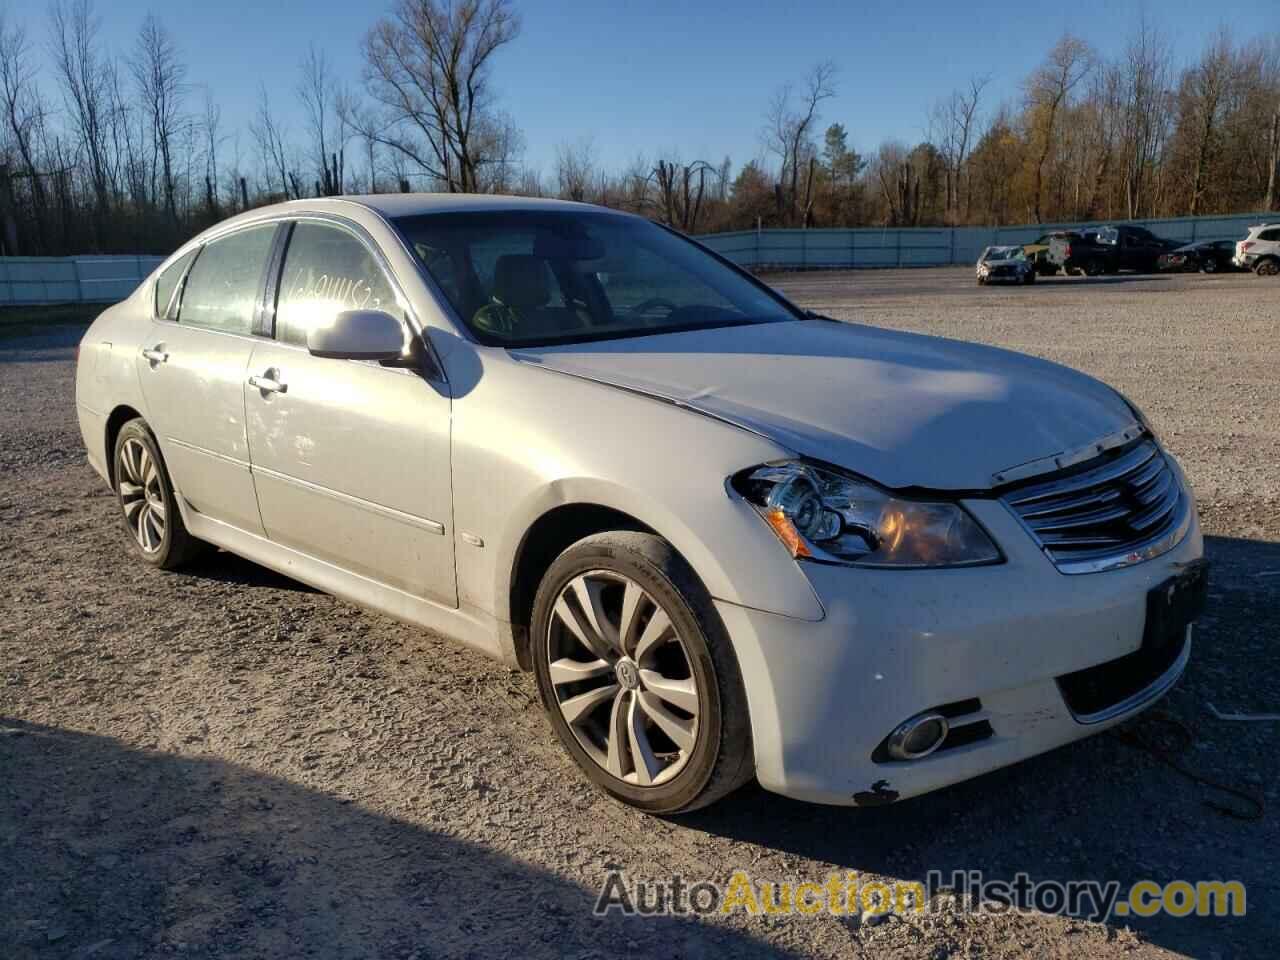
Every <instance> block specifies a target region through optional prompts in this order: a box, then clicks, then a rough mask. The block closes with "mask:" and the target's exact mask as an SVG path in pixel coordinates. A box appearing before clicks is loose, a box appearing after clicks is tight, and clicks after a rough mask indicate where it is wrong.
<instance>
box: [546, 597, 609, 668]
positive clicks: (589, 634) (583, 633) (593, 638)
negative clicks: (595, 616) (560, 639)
mask: <svg viewBox="0 0 1280 960" xmlns="http://www.w3.org/2000/svg"><path fill="white" fill-rule="evenodd" d="M555 615H556V616H557V617H559V618H560V622H561V623H563V624H564V625H565V626H566V627H568V628H569V631H570V632H571V633H572V634H573V635H574V636H575V637H577V638H578V642H579V643H581V644H582V645H583V646H584V647H586V648H587V649H588V650H590V651H591V652H592V653H594V654H595V655H596V656H597V657H599V658H600V659H602V660H606V659H608V658H610V657H612V656H613V650H612V648H610V646H609V644H608V643H607V642H606V641H605V639H604V638H603V637H600V636H598V635H596V634H595V633H593V631H592V630H591V627H590V625H589V624H585V623H583V622H582V619H581V618H580V617H579V616H578V615H577V613H576V612H574V610H573V609H572V608H571V607H570V606H569V604H568V602H567V601H566V600H565V598H564V597H563V596H561V597H560V599H559V600H557V601H556V605H555Z"/></svg>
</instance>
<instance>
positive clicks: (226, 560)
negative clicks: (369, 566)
mask: <svg viewBox="0 0 1280 960" xmlns="http://www.w3.org/2000/svg"><path fill="white" fill-rule="evenodd" d="M182 572H183V574H184V575H187V576H192V577H199V578H200V579H202V580H213V581H215V582H217V583H226V584H232V585H235V586H242V587H265V588H269V589H271V590H290V591H293V592H294V593H319V592H320V591H319V590H316V589H315V588H314V587H311V586H308V585H307V584H305V583H302V582H300V581H298V580H294V579H293V578H292V577H286V576H285V575H284V574H283V573H276V572H275V571H274V570H270V569H268V568H267V567H263V566H259V565H258V564H256V563H254V562H253V561H252V560H246V559H245V558H244V557H241V556H238V555H237V554H234V553H228V552H227V551H226V550H210V551H209V552H208V553H206V554H204V555H203V556H201V557H200V558H199V559H198V560H196V561H195V562H193V563H192V564H191V565H190V566H188V567H184V568H183V570H182Z"/></svg>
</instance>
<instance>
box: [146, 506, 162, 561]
mask: <svg viewBox="0 0 1280 960" xmlns="http://www.w3.org/2000/svg"><path fill="white" fill-rule="evenodd" d="M147 531H148V533H149V536H148V537H147V542H148V543H150V544H151V549H152V550H154V549H156V548H157V547H159V546H160V541H162V540H163V539H164V524H163V523H161V522H160V519H159V518H158V517H157V516H156V512H155V509H154V508H153V507H152V506H151V505H150V504H148V505H147Z"/></svg>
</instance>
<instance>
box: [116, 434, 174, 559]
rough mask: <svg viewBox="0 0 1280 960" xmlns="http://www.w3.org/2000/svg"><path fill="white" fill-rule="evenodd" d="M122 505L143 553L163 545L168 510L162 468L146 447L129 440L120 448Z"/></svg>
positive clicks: (153, 551)
mask: <svg viewBox="0 0 1280 960" xmlns="http://www.w3.org/2000/svg"><path fill="white" fill-rule="evenodd" d="M116 473H117V474H118V477H119V480H118V484H119V489H120V505H121V507H122V508H123V509H124V519H125V522H126V523H127V524H128V525H129V529H130V530H132V531H133V536H134V539H135V540H137V541H138V546H140V547H141V548H142V550H143V552H144V553H155V552H156V551H157V550H159V549H160V547H161V546H162V545H163V543H164V525H165V507H164V489H163V487H162V486H161V480H160V467H159V464H157V463H156V461H155V458H154V457H153V456H151V452H150V451H149V450H148V449H147V447H146V444H144V443H143V442H142V441H141V440H136V439H134V438H132V437H130V438H129V439H128V440H126V441H125V442H124V443H122V444H121V445H120V463H119V465H118V468H117V470H116Z"/></svg>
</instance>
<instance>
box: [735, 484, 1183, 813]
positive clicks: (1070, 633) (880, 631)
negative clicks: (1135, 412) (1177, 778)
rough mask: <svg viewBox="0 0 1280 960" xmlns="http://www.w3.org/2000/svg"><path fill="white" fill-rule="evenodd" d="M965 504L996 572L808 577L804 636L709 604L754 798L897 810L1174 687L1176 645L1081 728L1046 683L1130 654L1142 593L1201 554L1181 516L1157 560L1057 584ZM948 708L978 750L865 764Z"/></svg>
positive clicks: (1098, 725)
mask: <svg viewBox="0 0 1280 960" xmlns="http://www.w3.org/2000/svg"><path fill="white" fill-rule="evenodd" d="M965 505H966V507H967V508H968V509H969V510H970V511H971V512H972V513H973V514H974V515H975V516H976V517H977V518H978V519H979V520H980V521H981V522H982V523H983V525H984V526H986V528H987V529H988V530H989V531H990V532H991V534H992V535H993V536H994V537H995V539H996V542H997V543H999V544H1000V545H1001V547H1002V548H1003V549H1004V551H1005V555H1006V557H1007V562H1006V563H1003V564H1000V565H996V566H988V567H972V568H958V569H951V570H903V571H889V570H874V569H865V568H851V567H838V566H821V565H816V564H807V565H806V566H805V572H806V573H807V574H808V576H809V578H810V580H811V581H812V583H813V586H814V589H815V591H816V592H817V594H818V597H819V599H820V600H821V601H822V604H823V606H824V608H825V610H826V617H825V618H824V619H823V620H821V621H819V622H816V623H814V622H802V621H798V620H793V619H790V618H787V617H781V616H777V615H774V614H769V613H763V612H761V611H758V610H753V609H750V608H747V607H742V606H737V605H735V604H730V603H725V602H722V601H717V607H718V609H719V611H720V615H721V617H722V618H723V619H724V621H725V624H726V626H727V627H728V630H729V635H730V636H731V637H733V639H734V648H735V650H736V652H737V655H738V660H739V663H740V665H741V668H742V674H743V679H744V683H745V685H746V692H747V700H748V703H749V706H750V710H751V722H752V733H753V737H754V741H755V751H756V770H757V775H758V777H759V779H760V782H761V784H762V785H763V786H764V787H765V788H766V789H769V790H773V791H775V792H777V793H782V794H786V795H787V796H791V797H795V798H797V799H802V800H808V801H813V802H819V803H833V804H848V805H873V804H880V803H886V802H890V801H892V800H897V799H905V798H907V797H911V796H915V795H918V794H921V793H926V792H928V791H930V790H935V789H937V788H939V787H943V786H946V785H948V784H952V783H956V782H958V781H961V780H966V779H968V778H970V777H974V776H977V775H979V774H982V773H986V772H988V771H990V770H994V769H997V768H999V767H1003V766H1007V765H1008V764H1012V763H1016V762H1018V761H1019V760H1024V759H1026V758H1028V757H1032V756H1035V755H1036V754H1039V753H1043V752H1045V751H1046V750H1050V749H1052V748H1054V747H1057V746H1060V745H1062V744H1065V743H1069V742H1071V741H1072V740H1077V739H1080V738H1082V737H1085V736H1088V735H1090V734H1093V733H1097V732H1099V731H1101V730H1105V729H1107V728H1108V727H1110V726H1113V725H1114V724H1116V723H1119V722H1120V721H1122V720H1124V719H1125V718H1127V717H1129V716H1132V715H1134V714H1135V713H1137V712H1139V711H1140V710H1142V709H1144V708H1145V707H1146V706H1149V705H1150V704H1151V703H1152V702H1154V701H1155V700H1156V699H1158V698H1159V697H1160V696H1161V695H1163V694H1164V693H1165V692H1167V691H1168V689H1169V688H1170V687H1171V686H1172V685H1173V683H1174V682H1175V681H1176V679H1177V677H1178V676H1179V675H1180V674H1181V672H1182V669H1183V668H1184V667H1185V664H1186V656H1187V654H1188V653H1189V649H1190V644H1189V640H1188V642H1187V644H1186V646H1185V648H1180V649H1181V651H1182V655H1181V656H1179V657H1178V658H1177V659H1176V660H1174V661H1173V662H1172V663H1171V664H1169V665H1168V666H1167V668H1166V669H1164V670H1163V672H1162V674H1161V675H1160V676H1159V677H1158V678H1156V680H1154V681H1153V682H1152V683H1150V684H1149V685H1147V686H1145V687H1144V688H1143V689H1142V690H1140V691H1138V694H1140V695H1135V696H1134V697H1132V698H1130V699H1129V700H1127V701H1125V702H1121V703H1117V704H1116V707H1117V709H1115V710H1113V711H1106V712H1104V713H1103V715H1101V716H1094V717H1089V718H1084V719H1086V720H1089V721H1090V722H1081V719H1078V718H1077V717H1076V716H1075V715H1073V713H1072V711H1071V709H1070V708H1069V707H1068V705H1067V702H1066V700H1065V699H1064V697H1063V694H1062V692H1061V689H1060V687H1059V684H1058V679H1057V678H1059V677H1063V676H1065V675H1067V674H1073V673H1076V672H1077V671H1081V670H1084V669H1086V668H1089V667H1093V666H1096V665H1098V664H1102V663H1106V662H1108V661H1112V660H1116V659H1117V658H1119V657H1122V656H1125V655H1127V654H1130V653H1133V652H1135V651H1136V650H1138V648H1139V646H1140V645H1141V642H1142V636H1143V628H1144V624H1145V620H1146V598H1147V592H1148V591H1149V590H1150V589H1151V588H1152V587H1154V586H1155V585H1157V584H1159V583H1161V582H1163V581H1164V580H1166V579H1168V578H1169V577H1171V576H1173V575H1174V574H1176V573H1178V572H1179V571H1180V570H1181V569H1182V568H1183V567H1185V565H1186V564H1187V563H1188V562H1190V561H1192V560H1195V559H1198V558H1199V557H1201V556H1202V554H1203V542H1202V538H1201V534H1200V526H1199V522H1198V521H1197V520H1196V519H1195V518H1194V514H1193V519H1192V526H1191V528H1190V530H1189V531H1188V532H1187V535H1186V536H1185V537H1184V538H1183V540H1182V542H1181V543H1179V544H1178V545H1177V546H1176V547H1174V548H1173V549H1172V550H1171V551H1169V552H1168V553H1166V554H1164V555H1163V556H1160V557H1158V558H1156V559H1154V560H1149V561H1147V562H1145V563H1140V564H1137V565H1135V566H1131V567H1126V568H1122V569H1119V570H1112V571H1108V572H1105V573H1097V574H1086V575H1078V576H1067V575H1064V574H1061V573H1059V572H1058V571H1057V569H1056V568H1055V567H1054V566H1053V564H1052V563H1051V562H1050V561H1049V560H1048V559H1047V558H1046V557H1045V556H1044V554H1043V553H1041V551H1040V550H1039V549H1038V548H1037V547H1036V545H1035V544H1034V543H1032V542H1031V540H1030V538H1029V537H1028V536H1027V535H1026V533H1025V532H1024V531H1023V530H1022V528H1021V527H1020V526H1019V524H1018V522H1017V520H1016V519H1015V518H1014V516H1013V515H1012V514H1011V513H1010V512H1009V511H1008V510H1007V509H1006V508H1005V507H1004V506H1003V505H1002V504H1001V503H999V502H997V501H993V500H975V501H969V502H966V504H965ZM974 700H977V701H979V705H978V712H976V713H973V712H972V707H973V703H972V702H973V701H974ZM956 703H966V704H967V707H966V709H968V710H969V714H967V715H966V716H964V717H963V719H957V720H956V721H954V722H955V723H957V724H958V723H965V724H969V723H986V724H989V727H990V732H989V735H986V736H984V738H982V739H978V740H975V741H973V742H969V743H965V744H963V745H959V746H954V747H950V748H948V749H944V750H939V751H937V752H935V753H933V754H931V755H929V756H927V757H924V758H922V759H919V760H912V761H893V760H884V759H883V755H882V754H878V758H879V759H881V760H883V762H877V761H876V760H873V758H872V757H873V754H876V753H877V748H878V747H879V746H880V745H881V743H882V742H883V740H884V738H885V737H886V736H887V735H888V733H889V732H890V731H891V730H893V728H894V727H896V726H897V725H898V724H900V723H901V722H903V721H904V720H906V719H907V718H909V717H912V716H914V715H916V714H918V713H921V712H922V711H926V710H931V709H934V708H936V707H939V706H941V705H944V704H956Z"/></svg>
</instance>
